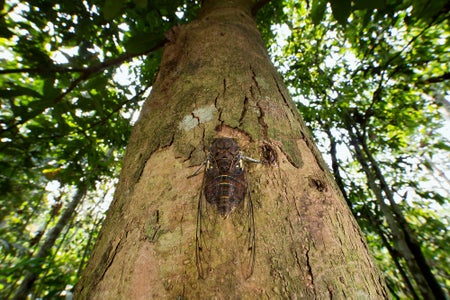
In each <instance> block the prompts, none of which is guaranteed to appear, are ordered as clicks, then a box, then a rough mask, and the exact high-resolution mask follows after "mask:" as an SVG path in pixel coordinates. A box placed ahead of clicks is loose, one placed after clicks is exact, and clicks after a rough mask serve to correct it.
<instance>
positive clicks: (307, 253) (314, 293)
mask: <svg viewBox="0 0 450 300" xmlns="http://www.w3.org/2000/svg"><path fill="white" fill-rule="evenodd" d="M309 250H310V249H309V248H308V249H306V251H305V258H306V267H307V268H308V275H309V282H310V284H311V287H312V291H313V295H314V297H313V299H316V286H315V285H314V275H313V272H312V267H311V263H310V261H309Z"/></svg>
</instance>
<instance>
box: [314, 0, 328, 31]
mask: <svg viewBox="0 0 450 300" xmlns="http://www.w3.org/2000/svg"><path fill="white" fill-rule="evenodd" d="M326 8H327V1H326V0H314V1H313V3H312V6H311V19H312V21H313V23H314V25H317V24H319V23H320V22H321V21H322V19H323V15H324V13H325V9H326Z"/></svg>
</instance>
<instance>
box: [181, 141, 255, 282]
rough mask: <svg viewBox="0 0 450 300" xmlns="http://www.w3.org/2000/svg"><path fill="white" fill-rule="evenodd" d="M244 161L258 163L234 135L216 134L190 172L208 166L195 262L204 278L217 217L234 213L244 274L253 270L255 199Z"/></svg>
mask: <svg viewBox="0 0 450 300" xmlns="http://www.w3.org/2000/svg"><path fill="white" fill-rule="evenodd" d="M245 161H250V162H254V163H257V162H259V161H258V160H256V159H253V158H250V157H247V156H245V155H244V154H243V153H242V152H241V151H240V148H239V145H238V144H237V142H236V141H235V140H234V139H232V138H225V137H221V138H216V139H215V140H214V141H213V143H212V145H211V147H210V149H209V152H208V154H207V157H206V160H205V161H204V162H203V163H202V165H201V166H200V167H199V168H198V169H197V171H195V172H194V173H193V174H192V175H191V176H189V177H193V176H196V175H197V174H199V172H200V170H201V169H202V168H203V167H205V171H204V176H203V181H202V188H201V191H200V196H199V200H198V210H197V230H196V237H195V241H196V250H195V257H196V264H197V270H198V274H199V276H200V277H201V278H205V277H206V275H207V274H206V270H207V269H208V264H209V263H208V259H209V254H210V253H211V251H210V250H211V249H209V247H210V245H211V244H212V243H211V240H212V239H214V238H215V237H214V230H213V229H212V227H214V225H215V224H216V221H217V220H216V219H217V218H220V217H221V218H224V219H227V218H228V217H230V216H231V218H232V222H233V224H234V229H235V230H236V231H237V232H236V236H237V239H236V241H237V243H238V245H237V248H238V249H240V250H239V252H240V253H239V256H240V258H241V259H240V261H241V265H242V272H243V276H244V277H245V278H248V277H250V276H251V275H252V273H253V268H254V264H255V250H256V249H255V246H256V241H255V220H254V217H253V203H252V199H251V194H250V190H249V188H248V182H247V176H246V170H245V164H244V162H245Z"/></svg>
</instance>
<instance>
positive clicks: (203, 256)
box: [195, 178, 215, 279]
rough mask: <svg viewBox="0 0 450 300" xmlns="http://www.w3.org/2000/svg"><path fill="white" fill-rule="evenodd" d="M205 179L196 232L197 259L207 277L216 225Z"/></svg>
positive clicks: (198, 269) (201, 275) (198, 267)
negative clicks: (206, 190)
mask: <svg viewBox="0 0 450 300" xmlns="http://www.w3.org/2000/svg"><path fill="white" fill-rule="evenodd" d="M204 184H205V179H204V178H203V181H202V187H201V190H200V197H199V199H198V209H197V229H196V234H195V261H196V264H197V271H198V275H199V277H200V278H203V279H204V278H206V276H207V272H208V270H209V269H210V262H211V238H212V236H213V233H212V231H213V228H214V226H215V222H214V218H213V217H212V212H211V209H212V207H210V206H211V205H208V203H207V201H206V198H205V195H204V192H203V191H204Z"/></svg>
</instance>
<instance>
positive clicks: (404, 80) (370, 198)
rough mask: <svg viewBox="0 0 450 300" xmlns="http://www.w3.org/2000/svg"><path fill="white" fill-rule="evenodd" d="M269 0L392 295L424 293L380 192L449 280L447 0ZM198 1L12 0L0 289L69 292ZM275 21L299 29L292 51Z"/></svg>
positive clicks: (289, 68)
mask: <svg viewBox="0 0 450 300" xmlns="http://www.w3.org/2000/svg"><path fill="white" fill-rule="evenodd" d="M261 3H262V4H265V5H264V6H263V7H262V9H261V10H260V11H259V13H258V15H257V21H258V25H259V27H260V30H261V32H262V34H263V37H264V38H265V40H266V41H267V43H268V46H269V49H270V50H271V52H272V55H273V56H274V60H275V61H276V63H277V64H278V66H279V68H280V70H281V71H282V72H283V73H284V75H285V78H286V81H287V83H288V85H289V87H290V89H291V92H292V94H293V95H294V96H295V98H296V99H297V100H298V108H299V111H300V112H301V114H302V116H303V118H304V119H305V120H306V122H307V123H308V125H309V126H310V127H311V129H312V131H313V133H314V136H315V138H316V140H317V142H318V144H319V146H321V147H322V149H323V150H324V153H325V152H326V153H328V154H329V157H330V165H331V166H332V169H333V172H334V174H335V176H336V179H337V181H338V184H340V185H341V188H342V189H343V191H344V195H345V197H346V200H347V201H348V203H349V206H350V207H351V209H352V211H353V213H354V214H355V216H356V217H357V219H358V222H359V223H360V225H361V226H362V228H363V231H364V233H365V234H366V237H367V240H368V241H369V244H370V247H371V249H372V250H373V252H374V253H375V256H376V258H377V260H378V262H379V264H380V266H381V268H382V269H383V271H384V273H385V274H386V277H387V280H388V284H389V287H390V289H391V292H392V295H393V296H397V297H400V298H402V297H416V298H420V295H418V294H419V291H418V290H419V289H418V287H417V284H415V283H414V280H413V276H412V274H411V271H409V270H408V268H407V264H406V262H405V261H404V259H402V253H400V252H399V251H398V249H396V242H395V238H396V236H395V234H394V231H393V229H392V226H391V225H392V223H389V220H388V218H387V217H386V214H385V212H386V211H383V207H382V206H380V203H379V202H377V199H378V200H379V198H380V197H381V198H382V199H384V200H383V201H385V202H386V203H388V202H389V199H388V198H389V197H388V196H389V192H391V193H392V195H393V196H392V198H393V200H394V201H395V203H394V204H396V205H393V203H389V205H388V209H389V210H394V209H395V210H397V213H399V212H400V213H401V216H402V217H404V220H405V222H406V223H407V224H408V226H409V228H410V229H411V231H412V232H413V235H414V237H415V239H417V241H418V243H419V244H420V249H421V250H422V253H423V255H424V256H425V258H426V260H427V262H428V263H429V265H430V266H431V269H432V271H433V272H434V275H435V276H436V278H438V281H439V283H440V284H441V286H443V287H445V286H446V287H447V288H448V287H449V286H450V279H449V278H450V275H449V274H450V270H449V267H448V266H449V265H450V261H449V257H448V255H447V253H450V249H449V245H450V243H449V240H448V239H449V238H448V234H447V232H448V228H449V219H448V215H449V214H448V212H449V206H448V205H449V203H448V197H449V190H450V182H449V180H448V179H447V177H446V176H448V172H447V173H446V168H447V170H448V167H449V165H448V159H446V158H448V152H446V151H448V150H449V146H448V144H447V141H446V140H445V139H444V138H443V137H442V136H441V135H440V131H439V130H440V129H439V128H440V127H441V126H442V125H443V120H442V115H441V111H442V110H443V109H444V108H445V107H446V106H445V104H446V105H447V109H448V97H449V95H448V79H449V70H448V69H449V57H448V51H449V30H448V26H449V23H448V20H449V19H450V18H448V17H449V16H448V15H449V6H448V4H447V1H444V0H438V1H426V0H404V1H391V0H386V1H384V0H377V1H350V0H332V1H325V0H312V1H311V2H309V1H305V2H300V3H299V2H298V1H290V0H284V1H282V0H277V1H270V2H269V3H266V1H261ZM199 6H200V3H199V1H195V0H174V1H165V0H152V1H148V0H89V1H79V0H63V1H50V0H32V1H28V2H26V3H22V2H19V1H14V0H10V1H6V2H4V1H0V11H1V14H0V61H1V68H0V74H1V76H0V99H1V107H0V139H1V140H0V142H1V143H0V150H1V151H0V191H1V192H0V298H9V297H12V296H13V295H14V293H16V291H17V290H18V289H20V283H21V281H23V280H24V278H29V280H32V281H33V282H34V285H32V286H33V288H32V290H31V293H32V295H33V297H35V298H36V297H46V298H53V297H57V296H60V295H61V292H63V291H64V290H65V289H66V287H67V286H68V289H70V286H71V285H73V284H74V283H75V282H76V280H77V276H78V274H79V270H80V269H81V268H82V267H83V265H84V264H85V262H86V259H87V257H88V255H89V251H90V249H91V246H92V245H93V241H95V237H96V235H97V233H98V229H99V228H98V225H99V224H100V223H101V220H102V219H103V212H104V210H105V209H106V207H107V203H108V202H109V201H110V198H111V191H112V190H113V186H114V182H115V180H114V179H113V178H117V177H118V172H119V171H118V170H119V169H120V158H121V157H122V156H123V154H124V149H125V146H126V144H127V140H128V137H129V134H130V131H131V125H132V124H133V122H134V116H135V114H136V112H137V111H138V110H139V106H140V104H141V101H142V100H143V99H144V97H145V95H146V94H147V93H148V91H149V89H150V88H151V85H152V81H153V79H154V77H155V76H156V72H157V68H158V63H159V59H160V52H161V51H160V49H161V47H162V46H163V44H164V42H165V32H167V31H168V30H170V29H171V28H172V27H174V26H176V25H178V24H183V23H186V22H189V21H190V20H192V19H193V18H194V16H195V14H196V11H197V10H198V8H199ZM282 24H283V26H281V25H282ZM280 26H281V27H280ZM277 28H288V30H287V31H288V33H289V34H288V36H289V38H288V41H287V43H286V44H284V45H285V46H283V47H282V48H280V47H277V43H278V42H279V37H278V36H277V34H276V29H277ZM123 66H126V68H123ZM124 72H127V73H126V74H124ZM123 77H126V78H128V79H130V78H132V79H133V80H132V81H130V80H124V78H123ZM447 113H448V111H447ZM377 170H379V172H376V171H377ZM380 174H381V176H380ZM383 182H384V184H383ZM377 187H380V189H381V190H382V192H377ZM71 207H73V209H74V210H73V211H71V210H70V208H71ZM75 208H76V210H75ZM442 211H446V212H447V214H445V213H442ZM397 216H398V214H397ZM400 225H402V224H400ZM58 228H59V229H60V230H59V231H58V230H57V229H58ZM52 233H57V234H56V236H55V238H56V239H52ZM54 235H55V234H54ZM41 253H44V254H45V255H42V256H41V255H38V254H41ZM403 273H404V274H403ZM32 274H35V275H36V276H35V277H36V278H32V276H31V275H32ZM27 276H28V277H27ZM30 278H31V279H30Z"/></svg>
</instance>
